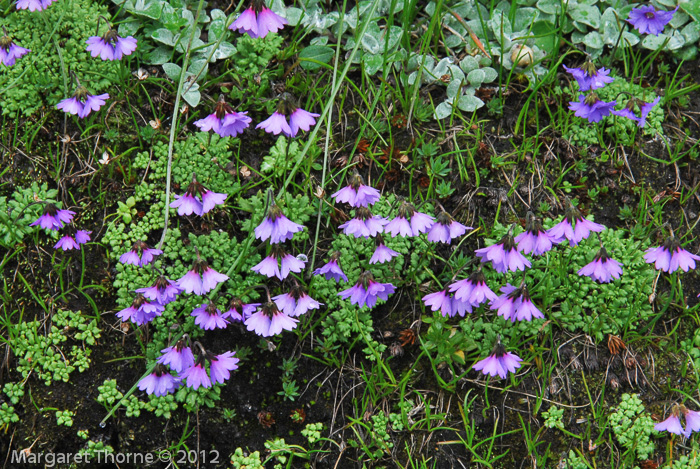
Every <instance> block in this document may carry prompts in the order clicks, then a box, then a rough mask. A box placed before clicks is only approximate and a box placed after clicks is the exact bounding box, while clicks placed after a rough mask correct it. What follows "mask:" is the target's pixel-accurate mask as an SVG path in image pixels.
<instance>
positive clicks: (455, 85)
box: [447, 80, 462, 98]
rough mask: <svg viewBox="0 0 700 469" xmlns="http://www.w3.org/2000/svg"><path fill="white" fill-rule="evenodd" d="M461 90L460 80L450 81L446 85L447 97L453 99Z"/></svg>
mask: <svg viewBox="0 0 700 469" xmlns="http://www.w3.org/2000/svg"><path fill="white" fill-rule="evenodd" d="M461 89H462V80H452V81H451V82H450V84H449V85H447V97H448V98H455V97H457V95H458V94H459V92H460V91H461Z"/></svg>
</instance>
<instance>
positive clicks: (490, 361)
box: [473, 340, 523, 378]
mask: <svg viewBox="0 0 700 469" xmlns="http://www.w3.org/2000/svg"><path fill="white" fill-rule="evenodd" d="M521 361H523V359H522V358H520V357H519V356H517V355H515V354H513V353H510V352H506V349H505V347H504V346H503V345H501V341H500V340H499V341H498V342H497V343H496V346H495V347H494V348H493V351H492V352H491V355H489V356H488V357H486V358H484V359H483V360H481V361H479V362H477V363H476V364H474V366H473V368H474V369H475V370H480V371H481V372H482V373H483V374H485V375H489V376H492V377H495V376H496V375H498V376H500V377H501V378H505V377H506V376H507V375H508V372H509V371H510V372H511V373H515V370H517V369H518V368H520V362H521Z"/></svg>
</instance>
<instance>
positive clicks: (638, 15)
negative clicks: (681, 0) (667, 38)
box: [627, 5, 678, 36]
mask: <svg viewBox="0 0 700 469" xmlns="http://www.w3.org/2000/svg"><path fill="white" fill-rule="evenodd" d="M677 10H678V7H676V8H675V9H673V10H671V11H664V10H656V9H654V7H653V6H651V5H644V6H641V7H639V8H634V9H632V10H631V11H630V13H629V16H628V17H627V22H628V23H629V24H631V25H632V26H634V29H636V30H637V31H639V32H640V33H641V34H653V35H654V36H658V35H659V34H661V32H662V31H663V30H664V28H665V27H666V25H667V24H668V23H669V21H671V19H672V18H673V14H674V13H675V12H676V11H677Z"/></svg>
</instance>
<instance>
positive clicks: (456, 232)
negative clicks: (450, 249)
mask: <svg viewBox="0 0 700 469" xmlns="http://www.w3.org/2000/svg"><path fill="white" fill-rule="evenodd" d="M473 229H474V228H472V227H471V226H464V225H462V224H461V223H458V222H456V221H455V220H454V219H453V218H452V217H451V216H450V214H449V213H447V212H445V211H444V210H443V211H442V212H440V213H439V214H438V216H437V222H435V223H433V226H431V227H430V231H429V232H428V241H430V242H431V243H446V244H450V243H451V242H452V238H457V237H459V236H462V235H463V234H464V233H466V232H467V230H473Z"/></svg>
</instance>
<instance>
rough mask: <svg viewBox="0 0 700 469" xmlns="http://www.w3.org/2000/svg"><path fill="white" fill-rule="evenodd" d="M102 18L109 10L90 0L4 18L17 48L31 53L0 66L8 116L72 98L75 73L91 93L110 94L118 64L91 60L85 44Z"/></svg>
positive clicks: (0, 97)
mask: <svg viewBox="0 0 700 469" xmlns="http://www.w3.org/2000/svg"><path fill="white" fill-rule="evenodd" d="M13 10H14V8H13ZM100 15H104V16H107V9H106V8H105V7H101V6H98V5H96V4H94V3H93V2H92V1H91V0H61V1H60V2H55V3H53V4H51V6H50V7H49V8H47V9H46V10H44V11H42V12H34V13H32V12H29V11H26V10H17V11H13V12H12V13H10V15H8V16H7V17H6V18H2V19H0V26H5V27H6V28H7V32H8V34H9V35H10V36H12V37H13V38H14V40H15V42H16V43H17V44H19V45H21V46H22V47H26V48H28V49H31V52H30V53H29V54H27V55H26V56H24V57H22V58H21V59H20V60H17V63H16V64H15V65H14V66H12V67H0V109H2V114H3V115H9V116H10V117H11V118H15V117H17V116H18V115H22V116H29V115H31V114H33V113H35V112H36V111H38V110H39V109H40V108H42V107H44V108H45V107H49V108H52V107H54V106H55V105H56V104H57V103H58V102H59V101H60V100H62V99H64V98H66V97H69V96H72V94H73V91H74V89H75V87H74V84H73V83H71V79H70V76H69V72H71V71H72V72H74V73H75V74H76V76H77V77H78V80H80V83H81V84H83V85H84V86H86V87H87V88H88V89H89V90H90V92H91V93H92V94H98V93H100V92H104V91H110V87H112V85H113V84H114V83H116V82H117V79H118V71H119V67H120V65H119V62H110V61H107V62H105V61H103V60H100V59H99V58H92V57H91V56H90V53H89V52H87V50H86V47H87V45H86V44H85V41H86V40H87V39H88V38H89V37H90V36H94V35H95V32H96V29H95V28H96V26H97V22H98V17H99V16H100ZM103 23H104V22H103ZM57 47H58V48H59V49H57ZM59 50H60V53H59ZM64 83H66V84H67V88H68V89H66V88H65V84H64Z"/></svg>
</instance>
